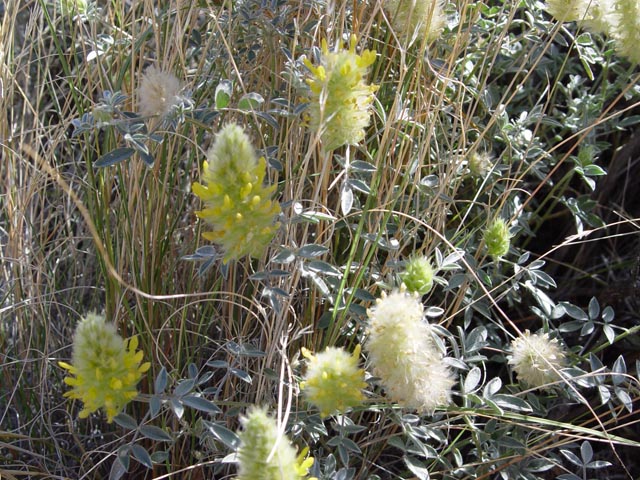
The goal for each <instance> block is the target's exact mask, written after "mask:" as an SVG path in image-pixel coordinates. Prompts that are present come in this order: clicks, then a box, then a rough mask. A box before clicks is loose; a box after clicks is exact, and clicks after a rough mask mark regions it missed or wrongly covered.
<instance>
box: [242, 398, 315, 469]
mask: <svg viewBox="0 0 640 480" xmlns="http://www.w3.org/2000/svg"><path fill="white" fill-rule="evenodd" d="M240 421H241V423H242V426H243V430H242V432H240V435H239V437H240V447H239V448H238V462H239V471H238V477H237V480H257V479H260V480H298V479H300V478H304V476H305V475H306V473H307V470H308V469H309V467H311V465H312V464H313V458H311V457H309V458H306V459H305V458H304V457H306V454H307V452H308V450H307V449H305V450H303V451H302V453H301V454H300V455H299V456H298V457H296V451H295V448H293V446H292V445H291V443H290V442H289V439H288V438H287V436H286V435H285V434H284V433H281V432H279V431H278V426H277V424H276V421H275V420H274V419H273V418H271V417H270V416H269V415H267V412H266V410H265V409H264V408H257V407H254V408H253V409H251V410H250V411H249V412H248V413H247V416H246V417H242V418H241V419H240Z"/></svg>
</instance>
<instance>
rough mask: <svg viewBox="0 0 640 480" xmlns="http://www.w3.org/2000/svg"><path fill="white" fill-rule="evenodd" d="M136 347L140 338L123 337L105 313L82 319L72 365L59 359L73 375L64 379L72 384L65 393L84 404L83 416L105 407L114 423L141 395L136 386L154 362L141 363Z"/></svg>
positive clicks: (90, 315) (60, 363) (81, 415)
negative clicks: (128, 404)
mask: <svg viewBox="0 0 640 480" xmlns="http://www.w3.org/2000/svg"><path fill="white" fill-rule="evenodd" d="M137 348H138V339H137V337H132V338H130V339H129V340H128V341H126V340H123V339H122V337H120V335H118V333H117V331H116V327H115V326H114V325H113V324H111V323H107V322H106V321H105V318H104V317H103V316H101V315H95V314H93V313H90V314H88V315H87V316H86V317H85V318H84V319H82V321H81V322H80V323H79V325H78V327H77V328H76V333H75V335H74V338H73V358H72V364H71V365H70V364H68V363H65V362H59V365H60V366H61V367H62V368H64V369H66V370H68V371H69V374H70V376H68V377H66V378H65V379H64V382H65V383H66V384H67V385H70V386H71V387H72V389H71V390H70V391H68V392H66V393H65V394H64V396H65V397H68V398H73V399H77V400H81V401H82V403H83V404H84V405H83V409H82V410H81V411H80V414H79V415H78V416H79V417H80V418H86V417H88V416H89V414H90V413H92V412H94V411H96V410H98V409H100V408H103V409H104V410H105V412H106V414H107V421H108V422H109V423H111V422H112V421H113V417H115V416H116V415H117V414H118V413H120V411H121V410H122V408H123V407H124V406H125V405H126V404H127V403H129V402H130V401H131V400H133V399H134V398H135V397H136V396H137V395H138V391H137V389H136V385H137V384H138V382H139V381H140V378H141V377H142V374H143V373H145V372H146V371H147V370H149V367H150V366H151V364H150V363H149V362H146V363H143V364H141V363H140V362H142V357H143V353H142V351H138V352H136V349H137Z"/></svg>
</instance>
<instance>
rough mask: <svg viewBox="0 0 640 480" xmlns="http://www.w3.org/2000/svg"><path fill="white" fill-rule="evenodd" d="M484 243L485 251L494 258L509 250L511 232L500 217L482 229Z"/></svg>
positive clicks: (502, 255) (503, 254)
mask: <svg viewBox="0 0 640 480" xmlns="http://www.w3.org/2000/svg"><path fill="white" fill-rule="evenodd" d="M484 243H485V245H486V247H487V253H489V255H491V256H492V257H493V258H494V260H496V259H499V258H501V257H504V256H505V255H506V254H507V253H508V252H509V246H510V245H511V234H510V233H509V226H508V225H507V222H505V221H504V220H503V219H502V218H497V219H496V220H494V221H493V223H492V224H491V225H489V226H488V227H487V229H486V230H485V231H484Z"/></svg>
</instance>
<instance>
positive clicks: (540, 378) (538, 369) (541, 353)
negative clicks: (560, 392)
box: [508, 330, 566, 388]
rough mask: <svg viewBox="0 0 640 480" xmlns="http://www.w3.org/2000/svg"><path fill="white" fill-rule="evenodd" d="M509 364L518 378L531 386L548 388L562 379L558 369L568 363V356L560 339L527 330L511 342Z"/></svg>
mask: <svg viewBox="0 0 640 480" xmlns="http://www.w3.org/2000/svg"><path fill="white" fill-rule="evenodd" d="M511 350H512V352H513V353H512V354H511V355H510V356H509V357H508V359H509V365H511V366H512V367H513V370H514V371H515V372H516V374H517V375H518V379H519V380H520V381H522V382H524V383H526V384H527V385H529V386H531V387H536V388H548V384H550V383H552V382H555V381H557V380H559V379H560V376H559V374H558V370H559V369H561V368H563V367H564V366H565V363H566V356H565V353H564V351H563V349H562V346H561V345H560V344H559V343H558V339H556V338H553V339H552V338H550V337H549V334H548V333H534V334H531V332H529V330H525V331H524V333H523V334H522V336H520V337H518V338H516V339H515V340H514V341H513V342H512V343H511Z"/></svg>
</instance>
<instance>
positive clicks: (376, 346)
mask: <svg viewBox="0 0 640 480" xmlns="http://www.w3.org/2000/svg"><path fill="white" fill-rule="evenodd" d="M368 316H369V325H368V328H367V342H366V344H365V349H366V350H367V352H368V354H369V363H370V364H371V366H372V367H373V373H374V375H376V376H378V377H380V379H381V381H382V384H383V386H384V388H385V390H386V392H387V395H388V396H389V397H390V398H391V400H393V401H395V402H397V403H399V404H400V405H401V406H404V407H407V408H410V409H416V410H418V411H420V412H427V413H430V412H433V410H434V409H435V408H436V407H437V406H438V405H446V404H448V403H449V402H450V398H451V387H452V386H453V383H454V378H453V374H452V372H451V371H450V369H449V367H448V366H447V365H446V364H445V363H444V361H443V354H442V352H441V351H440V350H439V349H438V346H437V345H436V343H435V341H434V337H433V335H434V332H433V330H432V327H431V326H430V325H429V324H428V323H426V322H425V321H424V320H423V316H424V307H423V306H422V303H420V302H419V301H418V299H417V298H416V297H415V296H413V295H409V294H407V293H405V292H404V291H394V292H392V293H391V294H390V295H388V296H387V295H383V296H382V298H381V299H379V300H378V302H377V304H376V306H375V307H373V308H371V309H370V310H369V311H368Z"/></svg>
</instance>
